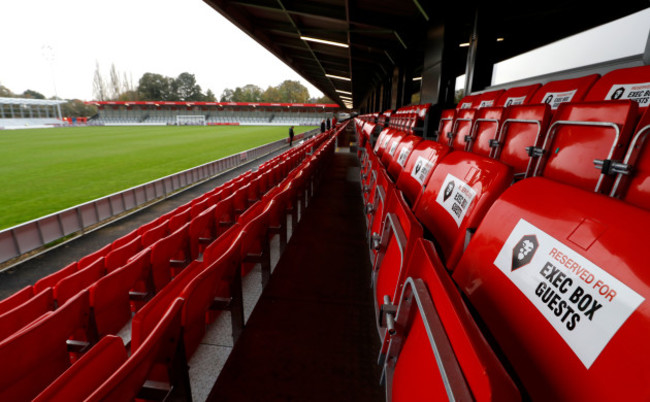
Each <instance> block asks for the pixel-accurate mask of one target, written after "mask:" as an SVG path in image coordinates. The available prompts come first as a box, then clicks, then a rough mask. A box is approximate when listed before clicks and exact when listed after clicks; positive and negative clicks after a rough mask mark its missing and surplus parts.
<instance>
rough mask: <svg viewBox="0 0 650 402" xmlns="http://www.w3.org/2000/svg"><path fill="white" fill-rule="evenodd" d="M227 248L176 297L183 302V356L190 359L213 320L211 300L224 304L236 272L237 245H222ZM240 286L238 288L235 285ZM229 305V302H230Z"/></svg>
mask: <svg viewBox="0 0 650 402" xmlns="http://www.w3.org/2000/svg"><path fill="white" fill-rule="evenodd" d="M222 244H223V247H224V248H226V247H228V246H229V248H227V250H226V251H225V252H223V253H222V254H221V255H220V256H219V257H218V258H217V259H216V260H215V261H211V262H210V263H209V264H206V267H205V268H204V269H203V270H202V271H201V272H199V273H198V274H197V275H196V277H194V278H193V279H192V280H191V281H190V282H189V283H188V284H187V286H185V288H184V289H183V291H182V292H181V294H180V296H181V297H182V298H183V299H185V304H184V305H183V317H182V320H183V321H182V322H183V339H184V342H185V351H186V353H187V356H188V357H189V356H192V355H193V354H194V352H195V351H196V348H197V347H198V346H199V344H200V342H201V339H202V338H203V336H204V335H205V330H206V325H207V324H208V323H209V322H210V321H212V320H214V318H215V315H214V314H211V315H209V314H208V312H209V311H211V310H214V304H215V300H216V299H217V298H221V300H228V297H229V296H230V294H231V291H230V289H229V286H230V282H231V280H230V279H229V278H232V277H234V275H236V271H237V270H238V269H239V266H240V261H239V252H240V251H239V248H240V247H239V242H238V241H235V242H234V243H230V242H222ZM239 286H241V285H239ZM231 303H232V302H231Z"/></svg>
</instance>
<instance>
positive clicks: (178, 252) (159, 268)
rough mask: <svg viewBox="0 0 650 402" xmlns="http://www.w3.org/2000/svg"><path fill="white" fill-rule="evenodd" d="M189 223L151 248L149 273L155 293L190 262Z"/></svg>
mask: <svg viewBox="0 0 650 402" xmlns="http://www.w3.org/2000/svg"><path fill="white" fill-rule="evenodd" d="M188 228H189V223H186V224H185V225H184V226H182V227H180V228H179V229H178V230H176V231H175V232H173V233H172V234H170V235H169V236H167V237H165V238H163V239H160V240H158V241H157V242H156V243H154V244H153V245H152V246H151V272H152V275H153V281H154V285H155V288H156V291H159V290H160V289H162V288H163V287H165V285H167V284H168V283H169V281H170V280H171V279H172V277H173V276H174V275H175V273H176V271H177V270H180V269H182V268H184V267H185V266H187V265H188V264H189V263H190V261H191V253H190V237H189V232H188Z"/></svg>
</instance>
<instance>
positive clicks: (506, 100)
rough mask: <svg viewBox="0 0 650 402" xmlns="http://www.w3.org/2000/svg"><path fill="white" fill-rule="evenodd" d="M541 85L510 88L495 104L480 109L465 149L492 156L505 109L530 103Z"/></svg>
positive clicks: (475, 116) (467, 138)
mask: <svg viewBox="0 0 650 402" xmlns="http://www.w3.org/2000/svg"><path fill="white" fill-rule="evenodd" d="M540 87H541V84H534V85H527V86H522V87H514V88H510V89H508V90H506V91H505V92H504V93H503V94H502V95H501V96H500V97H499V99H498V100H497V101H496V102H495V105H494V106H490V107H482V108H480V109H478V110H477V111H476V113H475V115H474V123H473V125H472V129H471V131H470V133H469V136H468V137H466V138H465V142H466V145H465V150H466V151H471V152H473V153H475V154H478V155H482V156H492V154H493V146H492V144H493V142H492V141H491V140H496V139H497V135H498V132H499V129H500V127H501V125H502V116H503V113H504V112H505V109H506V108H507V107H509V106H514V105H525V104H528V103H529V101H530V100H531V99H532V97H533V95H534V94H535V92H536V91H537V90H538V89H539V88H540ZM457 140H458V139H457ZM458 141H459V140H458Z"/></svg>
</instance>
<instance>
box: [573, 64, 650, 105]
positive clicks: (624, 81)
mask: <svg viewBox="0 0 650 402" xmlns="http://www.w3.org/2000/svg"><path fill="white" fill-rule="evenodd" d="M620 99H629V100H633V101H635V102H637V103H638V104H639V114H641V113H643V112H645V111H646V110H647V109H646V108H647V107H648V105H650V66H638V67H629V68H620V69H618V70H614V71H610V72H609V73H607V74H605V75H603V76H602V77H601V78H600V79H599V80H598V81H596V83H595V84H594V86H593V87H591V89H590V90H589V93H587V95H586V96H585V101H603V100H620Z"/></svg>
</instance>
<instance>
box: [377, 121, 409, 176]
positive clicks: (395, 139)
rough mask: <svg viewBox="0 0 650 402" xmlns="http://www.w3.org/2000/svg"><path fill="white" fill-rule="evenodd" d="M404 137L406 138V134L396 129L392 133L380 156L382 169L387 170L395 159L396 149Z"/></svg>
mask: <svg viewBox="0 0 650 402" xmlns="http://www.w3.org/2000/svg"><path fill="white" fill-rule="evenodd" d="M404 137H406V132H404V131H399V130H397V129H395V130H394V131H393V133H392V135H391V137H390V140H389V141H388V143H386V146H385V150H384V152H383V154H382V155H381V164H382V165H383V167H384V168H388V165H390V163H391V162H392V161H393V160H394V159H395V158H396V157H397V154H396V151H397V147H398V146H399V144H400V142H402V139H403V138H404Z"/></svg>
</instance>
